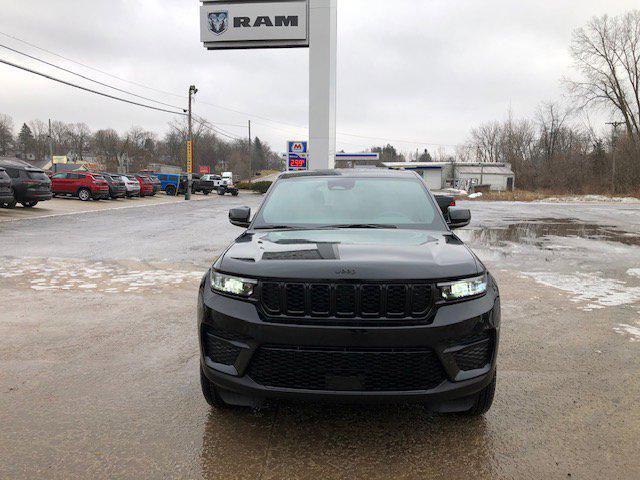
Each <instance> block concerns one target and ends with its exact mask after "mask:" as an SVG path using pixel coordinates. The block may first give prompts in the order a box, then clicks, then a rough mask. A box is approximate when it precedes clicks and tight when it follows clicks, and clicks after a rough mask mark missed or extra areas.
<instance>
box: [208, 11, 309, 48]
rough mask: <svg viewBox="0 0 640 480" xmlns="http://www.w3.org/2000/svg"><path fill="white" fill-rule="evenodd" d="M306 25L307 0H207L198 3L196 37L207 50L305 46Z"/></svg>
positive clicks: (306, 40)
mask: <svg viewBox="0 0 640 480" xmlns="http://www.w3.org/2000/svg"><path fill="white" fill-rule="evenodd" d="M307 26H308V7H307V0H289V1H280V2H273V1H271V2H270V1H249V2H248V1H235V2H234V1H231V2H227V1H224V2H222V1H214V0H207V1H205V2H204V3H203V5H202V6H201V7H200V39H201V40H202V43H204V46H205V47H206V48H208V49H210V50H217V49H232V48H275V47H308V46H309V33H308V28H307Z"/></svg>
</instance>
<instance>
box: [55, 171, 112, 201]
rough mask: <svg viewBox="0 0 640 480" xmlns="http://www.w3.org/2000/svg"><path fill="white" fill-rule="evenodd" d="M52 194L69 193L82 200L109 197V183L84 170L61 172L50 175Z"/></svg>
mask: <svg viewBox="0 0 640 480" xmlns="http://www.w3.org/2000/svg"><path fill="white" fill-rule="evenodd" d="M51 192H52V193H53V195H71V196H73V197H78V198H79V199H80V200H82V201H83V202H86V201H87V200H90V199H92V198H93V199H94V200H100V199H101V198H104V199H107V198H109V184H108V183H107V182H106V181H105V180H104V179H103V178H100V177H94V176H93V175H91V174H90V173H85V172H61V173H56V174H54V175H52V176H51Z"/></svg>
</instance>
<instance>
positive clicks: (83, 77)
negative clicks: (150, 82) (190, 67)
mask: <svg viewBox="0 0 640 480" xmlns="http://www.w3.org/2000/svg"><path fill="white" fill-rule="evenodd" d="M0 47H2V48H5V49H7V50H10V51H12V52H15V53H17V54H19V55H23V56H25V57H27V58H31V59H32V60H36V61H37V62H40V63H44V64H45V65H49V66H50V67H53V68H57V69H58V70H62V71H63V72H67V73H70V74H71V75H75V76H76V77H80V78H82V79H84V80H88V81H90V82H93V83H97V84H98V85H102V86H103V87H107V88H111V89H113V90H117V91H118V92H122V93H126V94H127V95H132V96H134V97H138V98H141V99H143V100H148V101H149V102H154V103H158V104H160V105H164V106H165V107H171V108H177V109H180V110H181V109H182V107H176V106H175V105H171V104H169V103H164V102H160V101H158V100H154V99H153V98H149V97H144V96H142V95H138V94H136V93H133V92H129V91H127V90H123V89H121V88H118V87H114V86H113V85H109V84H108V83H103V82H100V81H98V80H95V79H93V78H91V77H87V76H85V75H82V74H80V73H76V72H74V71H72V70H69V69H67V68H64V67H61V66H59V65H56V64H54V63H50V62H47V61H46V60H42V59H41V58H38V57H34V56H33V55H29V54H28V53H25V52H21V51H20V50H16V49H15V48H11V47H7V46H6V45H3V44H1V43H0Z"/></svg>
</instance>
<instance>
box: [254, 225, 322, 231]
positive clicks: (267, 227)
mask: <svg viewBox="0 0 640 480" xmlns="http://www.w3.org/2000/svg"><path fill="white" fill-rule="evenodd" d="M254 230H312V228H306V227H293V226H291V225H265V226H263V227H254Z"/></svg>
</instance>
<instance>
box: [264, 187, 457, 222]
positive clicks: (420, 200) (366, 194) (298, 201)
mask: <svg viewBox="0 0 640 480" xmlns="http://www.w3.org/2000/svg"><path fill="white" fill-rule="evenodd" d="M358 225H361V226H363V227H372V226H379V227H382V228H384V227H390V228H392V227H396V228H418V229H427V230H446V228H447V227H446V225H445V223H444V221H443V219H442V217H441V215H439V213H438V211H437V210H436V206H435V205H434V203H433V201H432V200H431V198H430V196H429V194H428V193H427V191H426V189H425V188H424V186H423V185H422V183H421V182H420V181H418V180H417V179H412V178H389V177H388V178H366V177H363V178H353V177H352V178H348V177H347V178H344V177H343V178H340V177H337V178H336V177H331V178H327V177H319V178H317V177H316V178H311V177H308V178H292V179H285V180H280V181H278V182H277V183H276V185H275V186H274V189H273V191H272V193H271V194H270V195H269V197H268V198H267V200H266V203H265V205H264V206H263V207H262V209H261V210H260V212H259V213H258V215H257V216H256V220H255V222H254V225H253V227H254V228H269V227H276V226H277V227H287V226H289V227H318V226H324V227H330V226H343V227H348V226H352V227H354V228H355V227H357V226H358Z"/></svg>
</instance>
